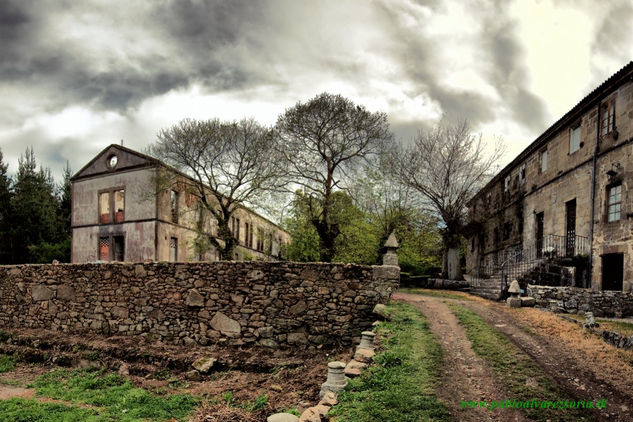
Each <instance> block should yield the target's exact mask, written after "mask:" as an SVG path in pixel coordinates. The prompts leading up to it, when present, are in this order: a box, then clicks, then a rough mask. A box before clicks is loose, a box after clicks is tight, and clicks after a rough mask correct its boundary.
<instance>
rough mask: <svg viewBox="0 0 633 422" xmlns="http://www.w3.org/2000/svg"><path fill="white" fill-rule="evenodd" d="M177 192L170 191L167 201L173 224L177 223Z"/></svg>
mask: <svg viewBox="0 0 633 422" xmlns="http://www.w3.org/2000/svg"><path fill="white" fill-rule="evenodd" d="M179 196H180V195H179V192H176V191H175V190H172V191H170V192H169V200H170V204H171V221H172V222H173V223H178V197H179Z"/></svg>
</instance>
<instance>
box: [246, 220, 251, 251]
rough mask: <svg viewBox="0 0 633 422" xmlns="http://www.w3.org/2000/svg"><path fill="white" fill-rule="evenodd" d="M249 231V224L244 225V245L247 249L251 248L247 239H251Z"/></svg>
mask: <svg viewBox="0 0 633 422" xmlns="http://www.w3.org/2000/svg"><path fill="white" fill-rule="evenodd" d="M250 229H251V226H250V224H248V223H244V244H245V245H246V246H248V247H249V248H250V247H251V244H250V243H249V239H252V237H251V230H250Z"/></svg>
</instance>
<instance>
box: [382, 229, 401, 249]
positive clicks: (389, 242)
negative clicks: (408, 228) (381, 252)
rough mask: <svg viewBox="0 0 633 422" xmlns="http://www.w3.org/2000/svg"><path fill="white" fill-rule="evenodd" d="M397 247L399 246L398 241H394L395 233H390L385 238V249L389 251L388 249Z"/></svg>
mask: <svg viewBox="0 0 633 422" xmlns="http://www.w3.org/2000/svg"><path fill="white" fill-rule="evenodd" d="M399 247H400V245H399V244H398V239H396V233H395V232H391V234H390V235H389V237H388V238H387V241H386V242H385V248H387V250H389V249H398V248H399Z"/></svg>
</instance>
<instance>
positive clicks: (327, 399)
mask: <svg viewBox="0 0 633 422" xmlns="http://www.w3.org/2000/svg"><path fill="white" fill-rule="evenodd" d="M319 404H321V405H324V406H329V407H332V406H334V405H336V404H338V398H337V397H336V393H334V392H333V391H328V392H327V393H325V395H324V396H323V398H322V399H321V401H319Z"/></svg>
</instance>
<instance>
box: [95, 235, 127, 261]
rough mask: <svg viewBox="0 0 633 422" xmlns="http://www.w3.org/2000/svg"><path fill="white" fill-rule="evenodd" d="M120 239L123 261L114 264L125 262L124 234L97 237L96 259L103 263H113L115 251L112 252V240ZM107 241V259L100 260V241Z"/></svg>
mask: <svg viewBox="0 0 633 422" xmlns="http://www.w3.org/2000/svg"><path fill="white" fill-rule="evenodd" d="M116 237H120V238H122V239H123V259H122V260H120V261H116V262H125V252H126V249H127V248H126V247H125V233H111V234H107V235H105V236H99V237H97V259H98V260H99V261H103V262H115V250H114V238H116ZM102 239H107V240H108V259H101V240H102Z"/></svg>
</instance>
